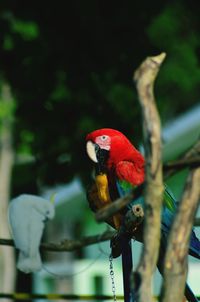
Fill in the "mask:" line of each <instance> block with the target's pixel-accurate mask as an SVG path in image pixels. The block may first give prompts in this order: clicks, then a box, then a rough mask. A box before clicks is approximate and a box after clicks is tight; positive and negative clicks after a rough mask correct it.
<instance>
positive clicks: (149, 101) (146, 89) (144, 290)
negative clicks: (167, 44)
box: [132, 53, 165, 302]
mask: <svg viewBox="0 0 200 302" xmlns="http://www.w3.org/2000/svg"><path fill="white" fill-rule="evenodd" d="M164 59H165V53H162V54H160V55H159V56H156V57H148V58H147V59H146V60H145V61H144V62H143V63H142V64H141V66H140V67H139V68H138V69H137V70H136V72H135V74H134V80H135V82H136V87H137V92H138V96H139V103H140V105H141V109H142V115H143V133H144V140H145V144H144V145H145V158H146V190H145V196H144V197H145V221H144V233H143V234H144V236H143V237H144V246H143V252H142V256H141V259H140V263H139V266H138V267H137V270H136V272H135V273H134V274H133V276H132V277H133V282H132V286H133V292H134V295H135V297H136V300H137V301H139V302H147V301H148V302H150V301H152V293H151V281H152V275H153V272H154V269H155V266H156V263H157V258H158V250H159V243H160V223H161V221H160V220H161V219H160V217H161V206H162V197H163V189H164V188H163V181H162V160H161V159H162V154H161V148H162V147H161V130H160V118H159V114H158V112H157V109H156V104H155V99H154V94H153V86H154V81H155V78H156V76H157V73H158V71H159V69H160V66H161V64H162V62H163V60H164Z"/></svg>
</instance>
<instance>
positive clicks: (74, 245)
mask: <svg viewBox="0 0 200 302" xmlns="http://www.w3.org/2000/svg"><path fill="white" fill-rule="evenodd" d="M115 234H116V231H106V232H104V233H102V234H98V235H93V236H87V237H83V238H81V239H78V240H71V239H65V240H63V241H62V242H60V243H58V244H57V243H41V245H40V248H41V250H43V251H51V252H72V251H75V250H77V249H80V248H82V247H85V246H88V245H92V244H95V243H98V242H103V241H106V240H110V239H111V238H112V237H113V236H114V235H115ZM0 245H9V246H14V241H13V240H11V239H0Z"/></svg>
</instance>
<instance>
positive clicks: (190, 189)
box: [161, 168, 200, 302]
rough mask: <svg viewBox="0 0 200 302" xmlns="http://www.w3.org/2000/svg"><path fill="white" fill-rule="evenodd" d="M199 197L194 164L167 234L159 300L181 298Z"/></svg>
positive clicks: (198, 172) (198, 175)
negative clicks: (160, 297)
mask: <svg viewBox="0 0 200 302" xmlns="http://www.w3.org/2000/svg"><path fill="white" fill-rule="evenodd" d="M199 200H200V168H196V169H193V170H192V171H191V173H190V174H189V176H188V179H187V182H186V185H185V190H184V193H183V196H182V199H181V202H180V206H179V209H178V213H177V215H176V219H175V220H174V223H173V225H172V229H171V232H170V235H169V239H168V246H167V252H166V257H165V263H164V280H163V286H162V299H161V301H162V302H170V301H176V302H179V301H183V295H184V289H185V282H186V276H187V254H188V246H189V242H190V234H191V230H192V226H193V221H194V217H195V213H196V210H197V207H198V204H199Z"/></svg>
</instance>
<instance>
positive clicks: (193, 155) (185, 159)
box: [164, 139, 200, 178]
mask: <svg viewBox="0 0 200 302" xmlns="http://www.w3.org/2000/svg"><path fill="white" fill-rule="evenodd" d="M199 166H200V139H198V141H197V142H196V143H195V144H194V145H193V146H192V147H191V148H190V149H189V150H188V151H187V152H186V153H185V154H184V155H183V156H182V157H181V158H180V159H178V160H175V161H172V162H168V163H166V164H165V165H164V172H165V178H168V177H170V176H172V175H173V174H175V173H176V172H177V170H180V169H183V168H187V167H190V168H192V167H193V168H194V167H199Z"/></svg>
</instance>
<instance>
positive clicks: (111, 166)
mask: <svg viewBox="0 0 200 302" xmlns="http://www.w3.org/2000/svg"><path fill="white" fill-rule="evenodd" d="M86 150H87V154H88V156H89V158H90V159H91V160H92V161H93V162H95V163H96V164H97V165H98V166H99V167H100V168H99V170H100V171H101V167H103V169H105V168H106V169H107V171H108V172H109V171H111V170H112V171H114V173H115V174H116V176H117V177H118V178H120V179H124V180H126V179H127V178H128V180H129V181H130V182H131V183H132V184H133V185H139V184H141V183H143V182H144V158H143V156H142V154H141V153H140V152H139V151H138V150H137V149H136V148H135V147H134V146H133V145H132V144H131V142H130V141H129V140H128V138H127V137H126V136H125V135H124V134H122V133H121V132H120V131H117V130H114V129H110V128H104V129H99V130H95V131H93V132H91V133H89V134H88V135H87V136H86ZM122 171H123V172H122ZM128 174H131V175H129V176H128V177H126V175H128Z"/></svg>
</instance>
